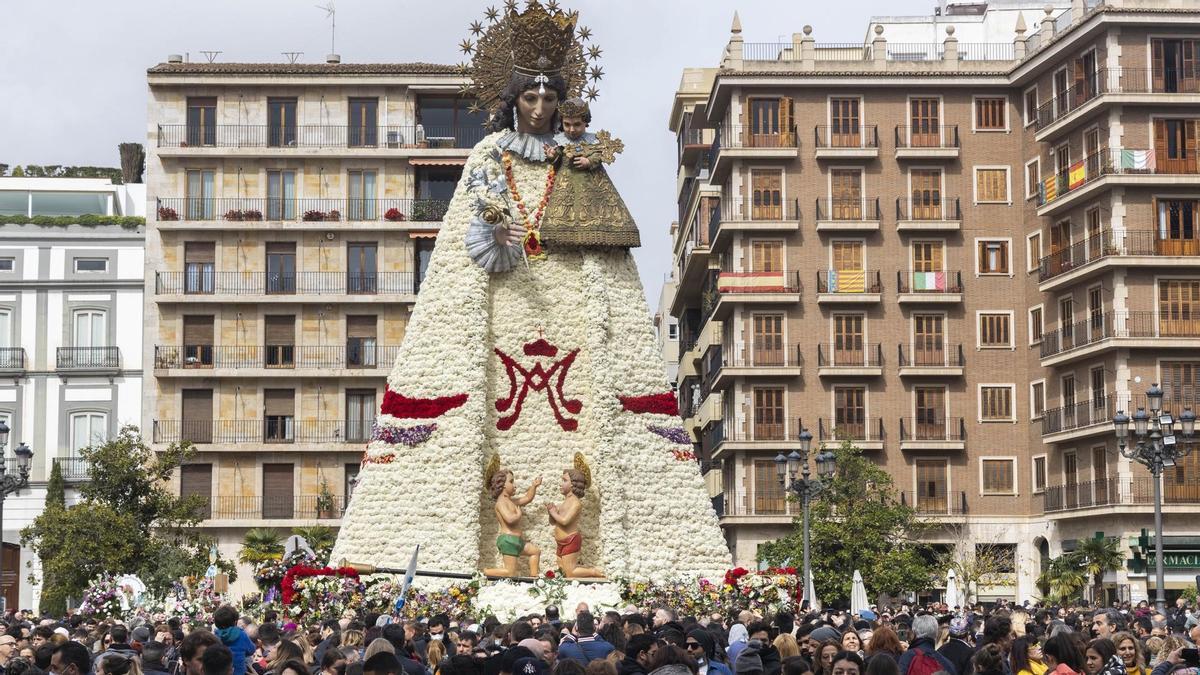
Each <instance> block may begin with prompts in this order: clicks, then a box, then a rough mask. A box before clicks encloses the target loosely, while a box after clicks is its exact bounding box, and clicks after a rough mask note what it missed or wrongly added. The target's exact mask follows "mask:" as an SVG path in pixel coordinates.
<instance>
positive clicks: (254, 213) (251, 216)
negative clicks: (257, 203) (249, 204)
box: [242, 209, 263, 220]
mask: <svg viewBox="0 0 1200 675" xmlns="http://www.w3.org/2000/svg"><path fill="white" fill-rule="evenodd" d="M262 217H263V216H262V211H259V210H258V209H246V210H244V211H242V220H262Z"/></svg>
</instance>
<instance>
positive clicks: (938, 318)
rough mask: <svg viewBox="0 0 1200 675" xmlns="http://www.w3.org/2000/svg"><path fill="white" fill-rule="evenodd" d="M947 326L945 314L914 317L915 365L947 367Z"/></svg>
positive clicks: (913, 355)
mask: <svg viewBox="0 0 1200 675" xmlns="http://www.w3.org/2000/svg"><path fill="white" fill-rule="evenodd" d="M945 324H946V317H945V315H943V314H914V315H913V354H912V363H913V365H915V366H941V367H944V366H946V365H947V362H946V333H945V330H946V329H945Z"/></svg>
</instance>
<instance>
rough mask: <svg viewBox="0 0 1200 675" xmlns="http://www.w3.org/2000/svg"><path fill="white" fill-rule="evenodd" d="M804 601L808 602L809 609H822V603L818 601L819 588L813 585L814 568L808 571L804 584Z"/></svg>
mask: <svg viewBox="0 0 1200 675" xmlns="http://www.w3.org/2000/svg"><path fill="white" fill-rule="evenodd" d="M804 601H805V602H807V603H808V611H810V612H819V611H821V603H820V602H818V601H817V589H816V587H815V586H814V585H813V578H812V570H809V571H808V579H807V580H806V582H805V585H804Z"/></svg>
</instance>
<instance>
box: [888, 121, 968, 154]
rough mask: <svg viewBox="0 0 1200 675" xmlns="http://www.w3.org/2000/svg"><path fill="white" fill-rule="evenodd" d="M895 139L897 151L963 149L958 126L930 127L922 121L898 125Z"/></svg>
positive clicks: (894, 134) (942, 125)
mask: <svg viewBox="0 0 1200 675" xmlns="http://www.w3.org/2000/svg"><path fill="white" fill-rule="evenodd" d="M893 138H894V140H895V142H896V148H897V149H901V148H903V149H913V150H948V149H951V148H958V147H961V144H960V142H959V138H958V125H957V124H941V125H937V124H935V125H930V124H923V123H921V122H920V121H916V122H913V123H912V124H897V125H896V129H895V131H894V132H893Z"/></svg>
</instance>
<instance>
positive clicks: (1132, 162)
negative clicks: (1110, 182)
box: [1121, 148, 1155, 171]
mask: <svg viewBox="0 0 1200 675" xmlns="http://www.w3.org/2000/svg"><path fill="white" fill-rule="evenodd" d="M1154 163H1155V162H1154V151H1153V150H1128V149H1125V148H1122V149H1121V170H1122V171H1154Z"/></svg>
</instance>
